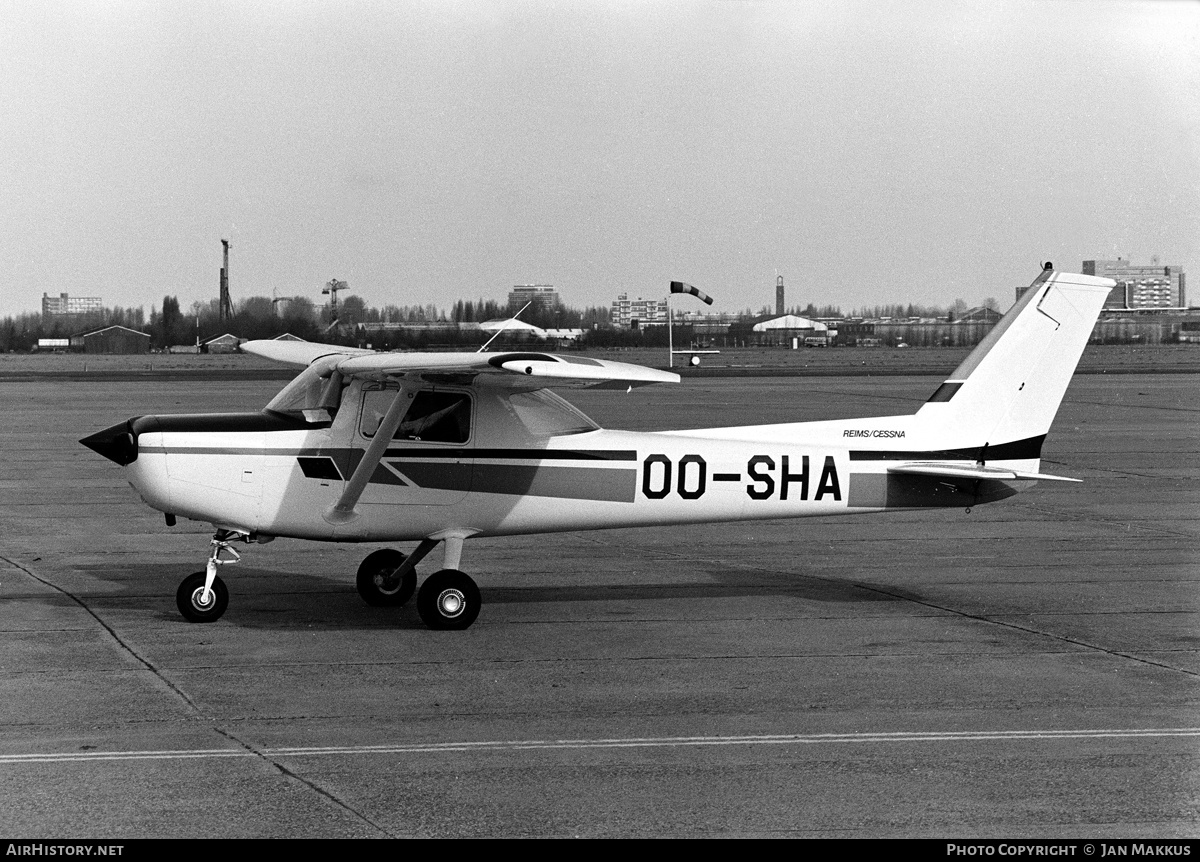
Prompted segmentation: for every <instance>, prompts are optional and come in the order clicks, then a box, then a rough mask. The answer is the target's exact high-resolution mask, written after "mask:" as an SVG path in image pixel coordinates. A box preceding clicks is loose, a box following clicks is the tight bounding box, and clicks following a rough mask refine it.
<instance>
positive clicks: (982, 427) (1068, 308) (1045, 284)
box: [917, 264, 1115, 460]
mask: <svg viewBox="0 0 1200 862" xmlns="http://www.w3.org/2000/svg"><path fill="white" fill-rule="evenodd" d="M1114 286H1115V282H1113V281H1112V280H1110V279H1107V278H1095V277H1092V276H1087V275H1075V274H1073V273H1063V272H1054V271H1052V270H1050V269H1049V264H1047V269H1046V270H1045V271H1044V272H1043V273H1042V274H1041V275H1040V276H1038V278H1037V279H1036V280H1035V281H1034V282H1033V284H1032V285H1030V287H1029V289H1028V290H1027V291H1026V292H1025V293H1024V294H1023V295H1022V296H1021V298H1020V299H1018V300H1017V302H1016V304H1015V305H1013V307H1012V308H1011V309H1009V311H1008V313H1007V314H1005V315H1004V317H1002V318H1001V319H1000V321H999V322H998V323H997V324H996V326H995V327H993V329H992V331H991V332H989V333H988V335H987V337H986V338H984V339H983V341H981V342H980V343H979V345H978V346H977V347H976V348H975V349H974V350H973V351H971V354H970V355H969V356H967V358H966V359H965V360H963V362H962V364H961V365H959V366H958V368H957V369H955V371H954V373H953V374H951V375H950V377H949V379H947V380H946V382H945V383H943V384H942V385H941V386H940V387H938V389H937V391H936V392H934V393H933V396H932V397H931V398H930V399H929V401H927V402H926V403H925V404H924V405H923V406H922V407H921V409H920V410H919V411H918V412H917V420H918V421H919V422H921V423H931V424H933V425H935V426H937V427H938V429H939V430H940V431H942V432H945V433H947V434H948V435H950V436H953V437H955V438H961V439H963V440H964V441H966V440H971V441H976V442H973V443H971V444H969V445H979V446H981V447H988V448H991V447H1008V446H1010V444H1016V443H1020V442H1025V441H1028V442H1029V443H1033V441H1034V440H1036V444H1034V445H1032V446H1031V445H1025V446H1018V447H1016V449H1018V450H1020V451H1021V452H1024V453H1028V452H1029V451H1030V450H1032V449H1037V450H1040V448H1041V438H1042V437H1045V435H1046V433H1047V432H1048V431H1049V430H1050V425H1051V423H1052V422H1053V421H1054V416H1055V414H1056V413H1057V412H1058V406H1059V404H1060V403H1061V402H1062V398H1063V395H1064V394H1065V393H1066V391H1067V385H1068V384H1069V383H1070V382H1071V376H1072V375H1073V374H1074V373H1075V366H1076V365H1077V364H1078V363H1079V357H1080V356H1081V355H1082V354H1083V349H1084V347H1085V346H1086V345H1087V342H1088V338H1089V336H1090V335H1091V332H1092V328H1093V327H1094V326H1095V324H1096V319H1097V318H1098V317H1099V315H1100V309H1101V308H1102V307H1103V305H1104V300H1105V298H1106V297H1107V296H1108V292H1109V290H1111V289H1112V288H1113V287H1114ZM1014 454H1015V453H1014ZM992 457H993V458H997V459H1001V458H1003V457H1004V455H1003V454H1001V452H999V451H996V452H995V453H994V454H993V455H992ZM1016 457H1021V456H1020V455H1017V456H1016ZM980 460H984V459H983V458H981V459H980Z"/></svg>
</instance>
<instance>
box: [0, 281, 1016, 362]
mask: <svg viewBox="0 0 1200 862" xmlns="http://www.w3.org/2000/svg"><path fill="white" fill-rule="evenodd" d="M989 304H990V306H991V307H995V300H994V299H989V300H986V301H985V305H989ZM518 310H519V309H517V308H511V307H509V306H508V305H507V304H506V303H501V302H497V301H495V300H491V299H477V300H473V301H472V300H465V299H459V300H457V301H455V302H454V303H453V304H452V305H451V306H450V308H449V309H448V310H445V309H442V308H439V307H438V306H436V305H434V304H432V303H430V304H426V305H403V306H400V305H391V304H389V305H384V306H383V307H375V306H368V305H367V304H366V302H365V301H364V300H363V299H362V298H361V297H359V296H354V295H351V296H346V297H342V298H339V300H338V308H337V320H336V321H335V320H334V319H333V316H332V313H331V309H330V306H328V305H320V306H318V305H317V304H316V303H314V302H313V301H312V300H311V299H309V298H308V297H306V296H292V297H266V296H251V297H247V298H245V299H243V300H240V301H238V302H235V303H234V314H233V317H232V318H230V319H226V320H222V319H221V318H220V315H219V313H218V301H217V300H216V299H212V300H210V301H208V302H193V303H192V304H191V306H190V307H187V308H184V307H182V306H181V305H180V303H179V299H178V297H175V296H170V295H168V296H164V297H163V299H162V303H161V304H160V305H158V306H157V307H155V306H152V307H151V308H150V313H149V315H148V316H147V314H146V312H145V309H144V308H142V307H138V308H124V307H122V306H119V305H118V306H112V307H110V308H104V309H101V310H98V311H93V312H89V313H87V314H71V315H43V314H41V313H38V312H31V313H25V314H19V315H15V316H9V317H5V318H4V319H3V321H0V351H4V352H9V351H29V350H33V349H35V348H36V347H37V343H38V341H39V340H40V339H46V338H54V339H65V338H70V337H72V336H75V335H81V334H83V333H85V332H91V331H93V330H96V329H101V328H103V327H105V326H113V325H119V326H127V327H129V328H130V329H136V330H138V331H141V332H146V333H149V334H150V338H151V344H152V346H153V347H154V348H155V349H156V350H164V349H167V348H169V347H172V346H177V345H195V344H196V343H197V342H198V341H205V340H207V339H209V338H213V337H216V336H219V335H223V334H225V333H226V332H230V333H233V334H234V335H237V336H238V337H239V338H247V339H254V338H275V337H276V336H279V335H282V334H284V333H290V334H292V335H295V336H297V337H299V338H303V339H304V340H305V341H322V342H327V343H332V344H362V343H364V342H365V340H366V339H367V338H368V337H369V338H372V339H373V340H374V341H373V343H372V346H373V347H375V348H383V349H393V348H398V347H409V348H411V347H426V346H432V345H437V344H461V345H468V344H475V343H482V342H483V341H484V340H486V339H487V337H488V336H487V335H486V333H481V332H480V331H479V330H478V328H477V327H469V326H468V327H461V328H460V327H451V326H447V327H444V328H441V329H440V331H425V330H422V329H420V328H417V329H413V330H408V331H405V330H402V329H401V330H391V331H384V332H378V331H376V332H372V331H371V330H370V328H369V327H367V328H366V329H364V328H362V327H360V324H372V323H397V324H404V323H415V324H430V323H446V324H472V323H482V322H484V321H487V320H496V319H500V318H507V317H509V316H511V315H512V314H514V313H516V312H517V311H518ZM966 310H967V304H966V303H965V302H964V301H963V300H961V299H959V300H955V303H954V305H953V306H951V307H950V309H942V308H936V307H931V306H915V305H912V304H909V305H877V306H873V307H870V308H863V309H860V310H858V309H856V310H855V311H854V312H852V313H851V315H850V316H852V317H867V318H879V317H946V316H947V315H949V316H951V318H952V319H953V317H954V316H956V315H955V313H956V312H958V313H960V314H961V312H963V311H966ZM785 313H787V314H795V315H798V316H801V317H808V318H824V319H828V318H842V317H844V315H843V314H842V312H841V308H840V307H839V306H833V305H823V306H814V305H813V304H812V303H809V304H808V305H806V306H804V307H800V306H794V307H792V308H790V309H787V310H786V311H785ZM770 316H774V310H773V308H771V307H770V306H763V307H761V308H760V309H758V311H752V310H751V309H744V310H743V311H741V312H739V313H738V314H737V315H736V318H738V319H739V320H741V321H743V322H744V321H749V320H757V319H760V318H764V317H770ZM520 319H521V320H522V321H524V322H525V323H530V324H532V325H534V326H540V327H542V328H543V329H583V330H585V331H586V332H587V333H588V336H587V337H588V341H589V343H592V344H594V345H595V346H600V347H639V346H659V345H658V342H659V341H661V342H662V343H663V345H665V344H666V332H665V331H664V327H661V326H658V327H646V328H643V329H618V328H615V327H613V326H612V323H611V311H610V309H609V307H607V306H592V307H589V308H585V309H576V308H571V307H569V306H566V305H561V304H560V305H557V306H553V307H550V306H530V307H529V308H527V309H525V310H524V312H522V313H521V315H520ZM677 324H678V325H683V324H682V320H678V321H677ZM685 337H686V336H685Z"/></svg>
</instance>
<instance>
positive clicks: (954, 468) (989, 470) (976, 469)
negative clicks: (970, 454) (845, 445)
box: [888, 464, 1083, 482]
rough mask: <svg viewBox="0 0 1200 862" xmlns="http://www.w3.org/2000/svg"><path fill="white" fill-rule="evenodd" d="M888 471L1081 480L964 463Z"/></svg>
mask: <svg viewBox="0 0 1200 862" xmlns="http://www.w3.org/2000/svg"><path fill="white" fill-rule="evenodd" d="M888 472H889V473H903V474H907V475H910V476H934V477H938V478H944V479H999V480H1001V481H1012V480H1016V479H1019V480H1022V481H1026V482H1042V481H1046V482H1082V481H1083V480H1082V479H1068V478H1067V477H1066V476H1051V475H1049V474H1048V473H1029V472H1026V471H1024V470H1006V469H1005V468H1003V467H981V466H978V465H964V464H897V465H896V466H894V467H888Z"/></svg>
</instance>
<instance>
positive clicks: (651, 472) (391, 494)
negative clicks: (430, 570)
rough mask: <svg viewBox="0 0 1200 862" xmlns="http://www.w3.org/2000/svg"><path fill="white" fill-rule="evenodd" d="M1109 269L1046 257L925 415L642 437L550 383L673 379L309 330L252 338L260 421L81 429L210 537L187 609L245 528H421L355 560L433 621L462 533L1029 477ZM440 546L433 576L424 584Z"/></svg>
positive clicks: (180, 596)
mask: <svg viewBox="0 0 1200 862" xmlns="http://www.w3.org/2000/svg"><path fill="white" fill-rule="evenodd" d="M1113 286H1114V282H1112V281H1109V280H1107V279H1101V278H1094V277H1090V276H1082V275H1073V274H1067V273H1060V272H1055V271H1053V270H1052V269H1051V268H1050V265H1049V264H1047V265H1046V269H1045V270H1044V271H1043V272H1042V273H1041V275H1040V276H1039V277H1038V278H1037V280H1035V281H1034V283H1033V285H1032V286H1031V287H1030V289H1029V290H1028V291H1027V292H1026V293H1025V294H1024V295H1023V296H1022V297H1021V298H1020V299H1019V300H1018V301H1017V303H1016V304H1015V305H1014V306H1013V307H1012V308H1011V309H1010V310H1009V312H1008V313H1007V314H1006V315H1004V317H1003V318H1002V319H1001V320H1000V321H999V323H997V324H996V326H995V327H994V328H993V329H992V330H991V332H990V333H989V334H988V335H987V337H986V338H984V340H983V341H982V342H981V343H980V344H979V346H978V347H977V348H976V349H975V350H974V351H973V352H972V353H971V354H970V355H969V356H968V357H967V358H966V360H964V361H963V363H962V364H961V365H960V366H959V367H958V369H957V370H956V371H955V372H954V373H953V374H951V375H950V378H949V379H948V380H946V381H945V382H944V383H943V384H942V385H941V386H939V387H938V388H937V390H936V391H935V392H934V393H933V395H932V396H931V397H930V398H929V400H928V401H927V402H926V403H925V404H924V405H922V406H921V408H920V409H919V410H917V412H916V413H914V414H912V415H907V416H884V417H879V418H872V419H847V420H830V421H820V422H806V423H793V424H776V425H759V426H748V427H736V428H714V429H705V430H692V431H669V432H655V433H633V432H627V431H609V430H603V429H601V428H600V427H598V426H597V425H596V424H595V423H594V422H593V421H592V420H591V419H589V418H587V417H586V416H584V415H583V414H582V413H581V412H579V411H578V410H576V409H575V408H574V407H572V406H571V405H570V404H568V403H567V402H566V401H564V400H563V399H562V398H560V397H559V396H557V395H555V394H553V393H551V392H550V391H548V387H552V386H605V387H613V388H619V389H627V388H628V387H632V386H641V385H644V384H650V383H667V382H676V381H678V380H679V377H678V376H677V375H676V374H673V373H671V372H667V371H660V370H654V369H650V368H643V367H639V366H635V365H628V364H624V363H619V362H610V361H605V360H599V359H592V358H589V357H586V356H577V355H572V356H559V355H553V354H548V353H538V352H501V353H372V352H370V351H365V350H357V349H353V348H341V347H335V346H331V345H325V344H312V343H307V342H276V341H252V342H248V343H246V344H244V345H243V349H245V350H247V351H249V352H251V353H255V354H258V355H260V356H265V357H269V358H271V359H275V360H279V361H282V362H285V363H291V364H295V365H298V366H303V367H304V370H303V371H302V372H301V373H300V375H299V376H298V377H297V378H296V379H295V380H293V381H292V382H291V383H290V384H289V385H288V386H286V387H285V388H284V389H283V391H281V392H280V393H279V394H278V395H277V396H276V397H275V398H274V400H272V401H271V402H270V403H269V404H268V405H267V406H266V408H265V409H263V410H262V411H261V412H258V413H249V414H241V413H236V414H210V415H185V416H167V415H164V416H141V417H137V418H134V419H130V420H129V421H127V422H122V423H120V424H119V425H114V426H113V427H111V428H107V429H105V430H103V431H100V432H98V433H96V434H93V435H91V436H90V437H87V438H85V439H84V440H82V441H80V442H82V443H83V444H84V445H86V446H89V447H90V448H92V449H94V450H95V451H97V452H99V453H101V454H102V455H105V456H106V457H108V458H110V459H111V460H113V461H115V462H116V463H117V464H120V465H121V467H122V469H123V470H124V471H125V474H126V476H127V478H128V480H129V482H130V484H131V485H132V486H133V487H134V489H135V490H136V491H137V492H138V493H139V494H140V495H141V497H142V499H143V500H144V501H145V502H146V503H147V504H148V505H150V506H152V507H154V508H155V509H158V510H160V511H162V512H164V513H166V521H167V524H168V525H172V524H174V523H175V519H176V517H177V516H180V517H185V518H190V519H193V520H198V521H205V522H210V523H212V524H213V526H214V527H215V528H216V534H215V535H214V536H213V538H212V541H211V546H210V552H209V558H208V564H207V566H206V568H205V570H204V571H202V572H197V573H195V574H194V575H191V576H190V577H187V578H185V579H184V580H183V582H182V583H181V584H180V586H179V589H178V591H177V594H176V601H177V605H178V607H179V610H180V612H181V613H182V614H183V615H184V616H185V617H186V618H187V619H189V620H191V621H193V622H211V621H213V620H216V619H217V618H219V617H220V616H221V614H222V613H223V612H224V611H225V608H226V605H227V603H228V591H227V589H226V587H225V585H224V583H223V582H222V580H221V579H220V578H219V577H218V576H217V568H218V566H220V565H224V564H227V563H231V562H236V561H237V559H238V552H237V551H236V550H235V549H234V548H233V546H232V543H233V542H235V541H243V542H268V541H271V540H272V539H275V538H278V537H293V538H300V539H313V540H319V541H333V542H377V543H390V542H401V541H417V542H418V544H417V547H416V549H415V550H414V551H412V552H411V553H409V554H404V553H402V552H400V551H398V550H393V549H383V550H377V551H375V552H374V553H372V554H370V555H369V556H368V557H367V558H366V559H365V560H364V561H363V563H362V565H361V566H360V567H359V570H358V577H357V586H358V591H359V593H360V594H361V595H362V597H363V599H364V600H366V602H367V603H368V604H371V605H402V604H404V603H405V602H406V601H408V600H409V599H410V598H411V597H412V595H413V593H414V592H416V594H417V610H418V612H419V614H420V616H421V619H422V620H424V622H425V623H426V624H427V625H428V626H429V627H431V628H434V629H465V628H467V627H468V626H469V625H471V623H472V622H473V621H474V620H475V618H476V616H477V615H478V613H479V609H480V593H479V589H478V588H477V587H476V585H475V582H474V581H473V580H472V579H471V578H470V577H469V576H468V575H466V574H464V573H463V572H461V571H459V564H460V559H461V556H462V549H463V542H464V541H465V540H467V539H469V538H471V537H473V536H502V535H514V534H521V533H540V532H554V531H565V530H589V529H597V528H606V527H632V526H666V525H671V524H683V523H697V522H711V521H734V520H749V519H766V518H796V517H804V516H811V515H837V514H854V513H869V512H883V511H887V510H891V509H901V508H932V507H948V506H961V507H964V508H969V507H971V506H975V505H978V504H980V503H988V502H992V501H994V500H1000V499H1003V498H1005V497H1008V496H1010V495H1012V494H1015V493H1017V492H1018V491H1021V490H1024V489H1026V488H1029V487H1031V486H1032V485H1033V483H1035V482H1037V481H1039V480H1057V481H1067V482H1070V481H1077V480H1074V479H1064V478H1062V477H1057V476H1048V475H1046V474H1044V473H1041V472H1039V461H1040V455H1041V449H1042V442H1043V440H1044V439H1045V437H1046V434H1047V432H1048V431H1049V430H1050V425H1051V423H1052V421H1053V419H1054V415H1055V413H1056V412H1057V410H1058V406H1059V403H1060V402H1061V400H1062V397H1063V394H1064V392H1065V391H1066V388H1067V384H1068V383H1069V382H1070V380H1071V376H1072V374H1073V373H1074V370H1075V366H1076V364H1077V362H1078V360H1079V357H1080V355H1081V353H1082V352H1083V348H1084V346H1085V345H1086V343H1087V341H1088V337H1089V335H1090V333H1091V331H1092V327H1093V325H1094V323H1095V320H1096V318H1097V316H1098V315H1099V312H1100V308H1101V306H1102V305H1103V303H1104V299H1105V297H1106V296H1107V295H1108V291H1109V290H1110V288H1112V287H1113ZM439 544H441V545H442V547H443V556H442V565H441V568H440V569H439V570H438V571H437V572H436V573H435V574H432V575H429V576H428V577H427V578H426V579H425V581H424V582H423V583H422V585H421V588H420V590H419V591H417V590H416V582H417V577H416V565H417V564H418V563H419V562H420V561H421V560H422V559H424V558H425V557H426V556H427V555H428V554H429V553H430V552H431V551H433V550H434V549H435V548H436V547H437V546H438V545H439Z"/></svg>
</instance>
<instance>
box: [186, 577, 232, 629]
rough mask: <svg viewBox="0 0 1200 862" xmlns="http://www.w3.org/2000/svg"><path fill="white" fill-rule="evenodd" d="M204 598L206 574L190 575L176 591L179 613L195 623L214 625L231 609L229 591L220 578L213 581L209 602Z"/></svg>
mask: <svg viewBox="0 0 1200 862" xmlns="http://www.w3.org/2000/svg"><path fill="white" fill-rule="evenodd" d="M203 598H204V572H196V573H195V574H194V575H188V576H187V577H186V578H184V579H183V582H182V583H181V584H180V585H179V589H178V590H176V591H175V604H176V606H177V607H178V608H179V612H180V613H181V614H183V616H184V617H185V618H186V619H187V620H188V621H189V622H193V623H212V622H216V621H217V620H219V619H220V618H221V614H223V613H225V608H227V607H229V590H227V589H226V588H225V582H224V581H222V580H221V579H220V578H219V577H218V578H215V579H214V580H213V584H212V591H211V592H210V593H209V595H208V601H207V602H205V601H204V600H203Z"/></svg>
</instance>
